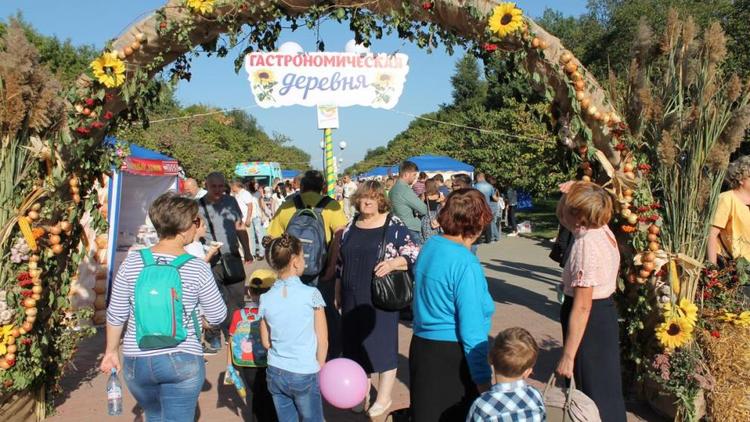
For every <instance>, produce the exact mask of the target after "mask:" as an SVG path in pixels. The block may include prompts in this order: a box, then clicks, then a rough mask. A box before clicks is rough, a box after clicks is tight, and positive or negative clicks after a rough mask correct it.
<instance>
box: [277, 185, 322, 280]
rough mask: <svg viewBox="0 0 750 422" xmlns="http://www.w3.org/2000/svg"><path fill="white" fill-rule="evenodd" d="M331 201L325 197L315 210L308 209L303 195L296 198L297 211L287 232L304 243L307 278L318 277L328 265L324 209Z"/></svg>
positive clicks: (304, 273) (287, 227)
mask: <svg viewBox="0 0 750 422" xmlns="http://www.w3.org/2000/svg"><path fill="white" fill-rule="evenodd" d="M330 201H331V198H330V197H328V196H324V197H323V199H321V200H320V202H318V204H317V205H315V208H309V207H306V206H305V204H304V203H303V202H302V196H301V195H295V196H294V206H295V207H296V208H297V211H296V212H295V213H294V215H293V216H292V218H291V219H290V220H289V224H287V226H286V232H287V233H288V234H290V235H292V236H294V237H296V238H297V239H299V240H300V242H301V243H302V253H303V255H304V256H305V270H304V271H303V272H302V275H303V276H306V277H317V276H318V275H319V274H320V273H322V272H323V269H324V268H325V265H326V255H327V254H328V245H327V244H326V227H325V224H324V223H323V208H325V206H326V205H328V203H329V202H330Z"/></svg>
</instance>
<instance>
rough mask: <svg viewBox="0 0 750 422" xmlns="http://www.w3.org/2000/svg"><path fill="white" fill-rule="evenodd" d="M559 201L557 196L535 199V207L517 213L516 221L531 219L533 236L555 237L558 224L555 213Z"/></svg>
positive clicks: (542, 237)
mask: <svg viewBox="0 0 750 422" xmlns="http://www.w3.org/2000/svg"><path fill="white" fill-rule="evenodd" d="M557 201H558V199H557V198H551V199H536V200H534V208H533V209H531V210H528V211H527V210H524V211H519V212H518V213H517V214H516V222H517V223H521V222H522V221H526V220H529V221H531V229H532V232H531V234H530V236H531V237H536V238H541V239H552V238H554V237H555V236H557V226H558V222H557V216H556V215H555V209H556V208H557Z"/></svg>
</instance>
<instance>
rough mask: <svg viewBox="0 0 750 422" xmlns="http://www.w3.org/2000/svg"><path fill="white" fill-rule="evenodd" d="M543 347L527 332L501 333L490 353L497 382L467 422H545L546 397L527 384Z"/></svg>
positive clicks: (515, 329)
mask: <svg viewBox="0 0 750 422" xmlns="http://www.w3.org/2000/svg"><path fill="white" fill-rule="evenodd" d="M538 354H539V347H538V346H537V344H536V341H534V337H532V336H531V334H529V332H528V331H526V330H524V329H523V328H519V327H514V328H508V329H507V330H504V331H501V332H500V333H499V334H498V335H497V338H495V344H494V345H493V346H492V350H491V351H490V362H491V363H492V366H493V368H494V370H495V381H496V382H497V383H496V384H495V385H493V386H492V388H490V389H489V390H488V391H486V392H484V393H483V394H482V395H481V396H479V398H478V399H476V401H475V402H474V404H473V405H472V406H471V409H470V410H469V415H468V416H467V417H466V422H484V421H498V422H499V421H502V422H544V421H546V420H547V418H546V416H545V410H544V400H543V399H542V395H541V394H540V393H539V391H537V390H536V389H535V388H534V387H532V386H530V385H528V384H526V381H525V379H526V378H528V377H529V375H531V370H532V368H533V367H534V363H536V358H537V355H538Z"/></svg>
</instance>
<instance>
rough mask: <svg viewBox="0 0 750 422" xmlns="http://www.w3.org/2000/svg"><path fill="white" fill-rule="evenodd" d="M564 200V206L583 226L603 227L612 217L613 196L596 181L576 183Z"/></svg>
mask: <svg viewBox="0 0 750 422" xmlns="http://www.w3.org/2000/svg"><path fill="white" fill-rule="evenodd" d="M564 200H565V205H564V206H565V207H566V208H567V209H568V211H569V212H570V214H571V215H572V216H573V217H575V218H576V219H578V223H579V224H580V225H581V226H583V227H601V226H604V225H606V224H607V223H609V220H610V219H612V197H611V196H610V195H609V193H608V192H607V191H606V190H604V188H602V187H601V186H599V185H597V184H596V183H591V182H576V183H574V184H573V185H572V186H571V187H570V190H568V193H567V194H566V195H565V199H564Z"/></svg>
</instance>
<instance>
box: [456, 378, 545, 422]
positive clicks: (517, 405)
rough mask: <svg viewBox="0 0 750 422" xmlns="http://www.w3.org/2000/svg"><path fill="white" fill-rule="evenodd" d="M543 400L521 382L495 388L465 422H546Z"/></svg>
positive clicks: (472, 409)
mask: <svg viewBox="0 0 750 422" xmlns="http://www.w3.org/2000/svg"><path fill="white" fill-rule="evenodd" d="M546 420H547V418H546V416H545V411H544V400H543V399H542V395H541V394H539V391H537V390H536V388H534V387H532V386H530V385H528V384H526V382H525V381H524V380H518V381H514V382H506V383H500V384H495V385H493V386H492V388H491V389H490V390H489V391H486V392H484V393H483V394H482V395H481V396H479V398H478V399H476V401H475V402H474V404H473V405H472V406H471V409H470V410H469V416H467V417H466V422H487V421H490V422H494V421H497V422H545V421H546Z"/></svg>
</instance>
